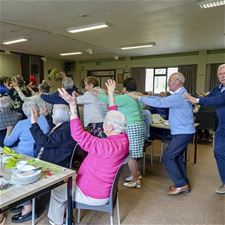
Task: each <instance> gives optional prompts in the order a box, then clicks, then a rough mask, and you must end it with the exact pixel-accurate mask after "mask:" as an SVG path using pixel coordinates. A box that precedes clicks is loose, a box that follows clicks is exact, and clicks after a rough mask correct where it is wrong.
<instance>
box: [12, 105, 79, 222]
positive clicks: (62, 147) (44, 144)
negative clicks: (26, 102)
mask: <svg viewBox="0 0 225 225" xmlns="http://www.w3.org/2000/svg"><path fill="white" fill-rule="evenodd" d="M46 118H47V120H48V123H49V125H50V127H51V131H50V132H49V134H47V135H46V134H45V133H44V132H43V131H42V129H41V127H40V125H39V124H38V112H37V111H36V110H35V109H32V116H31V118H30V120H31V123H32V126H31V128H30V132H31V133H32V136H33V138H34V140H35V143H36V145H37V149H38V158H40V159H42V160H45V161H47V162H50V163H54V164H57V165H59V166H64V167H67V168H69V166H70V159H71V157H72V153H73V149H74V147H75V145H76V142H75V141H74V140H73V138H72V137H71V134H70V123H69V120H70V113H69V107H68V106H66V105H63V104H58V105H54V106H53V113H52V117H51V116H46ZM31 210H32V206H31V202H30V201H27V202H25V203H24V207H23V208H22V210H21V212H19V213H18V214H15V215H14V216H13V217H12V222H14V223H22V222H25V221H28V220H31V217H32V211H31ZM35 216H36V217H37V216H39V215H38V214H36V215H35Z"/></svg>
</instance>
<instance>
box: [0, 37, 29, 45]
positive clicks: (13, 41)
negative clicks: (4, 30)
mask: <svg viewBox="0 0 225 225" xmlns="http://www.w3.org/2000/svg"><path fill="white" fill-rule="evenodd" d="M24 41H27V39H25V38H20V39H16V40H12V41H4V42H2V44H4V45H11V44H15V43H20V42H24Z"/></svg>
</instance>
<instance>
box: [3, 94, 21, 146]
mask: <svg viewBox="0 0 225 225" xmlns="http://www.w3.org/2000/svg"><path fill="white" fill-rule="evenodd" d="M10 107H11V101H10V98H9V97H5V96H4V97H0V146H1V147H3V140H4V138H5V135H6V129H7V127H8V126H15V125H16V123H17V122H18V121H19V119H21V118H22V115H21V114H20V113H17V112H15V111H12V110H11V109H10Z"/></svg>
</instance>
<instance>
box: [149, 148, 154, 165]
mask: <svg viewBox="0 0 225 225" xmlns="http://www.w3.org/2000/svg"><path fill="white" fill-rule="evenodd" d="M150 157H151V167H153V158H154V155H153V146H152V145H150Z"/></svg>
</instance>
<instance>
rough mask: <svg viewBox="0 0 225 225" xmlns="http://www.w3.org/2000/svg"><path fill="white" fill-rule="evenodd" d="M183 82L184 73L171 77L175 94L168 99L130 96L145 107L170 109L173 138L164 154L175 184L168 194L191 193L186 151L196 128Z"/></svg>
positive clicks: (165, 164)
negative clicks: (185, 156) (185, 157)
mask: <svg viewBox="0 0 225 225" xmlns="http://www.w3.org/2000/svg"><path fill="white" fill-rule="evenodd" d="M184 81H185V78H184V75H183V74H182V73H179V72H177V73H173V74H171V76H170V78H169V82H168V86H169V90H170V91H171V92H173V94H172V95H170V96H167V97H158V96H139V95H138V94H136V93H131V94H130V96H132V97H134V98H138V99H139V101H140V102H142V103H144V104H145V105H149V106H152V107H159V108H169V124H170V129H171V135H172V139H171V141H170V142H169V144H168V146H167V148H166V150H165V152H164V155H163V163H164V166H165V168H166V170H167V172H168V174H169V176H170V177H171V179H172V180H173V182H174V185H173V186H171V187H169V192H168V194H169V195H177V194H180V193H184V192H190V191H191V187H190V184H189V180H188V178H187V174H186V165H185V162H184V152H185V149H186V148H187V145H188V143H190V142H191V141H192V139H193V135H194V133H195V128H194V117H193V111H192V105H191V104H190V103H189V102H188V101H187V100H186V99H185V97H184V94H185V93H187V91H186V89H185V88H184V87H183V84H184Z"/></svg>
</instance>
